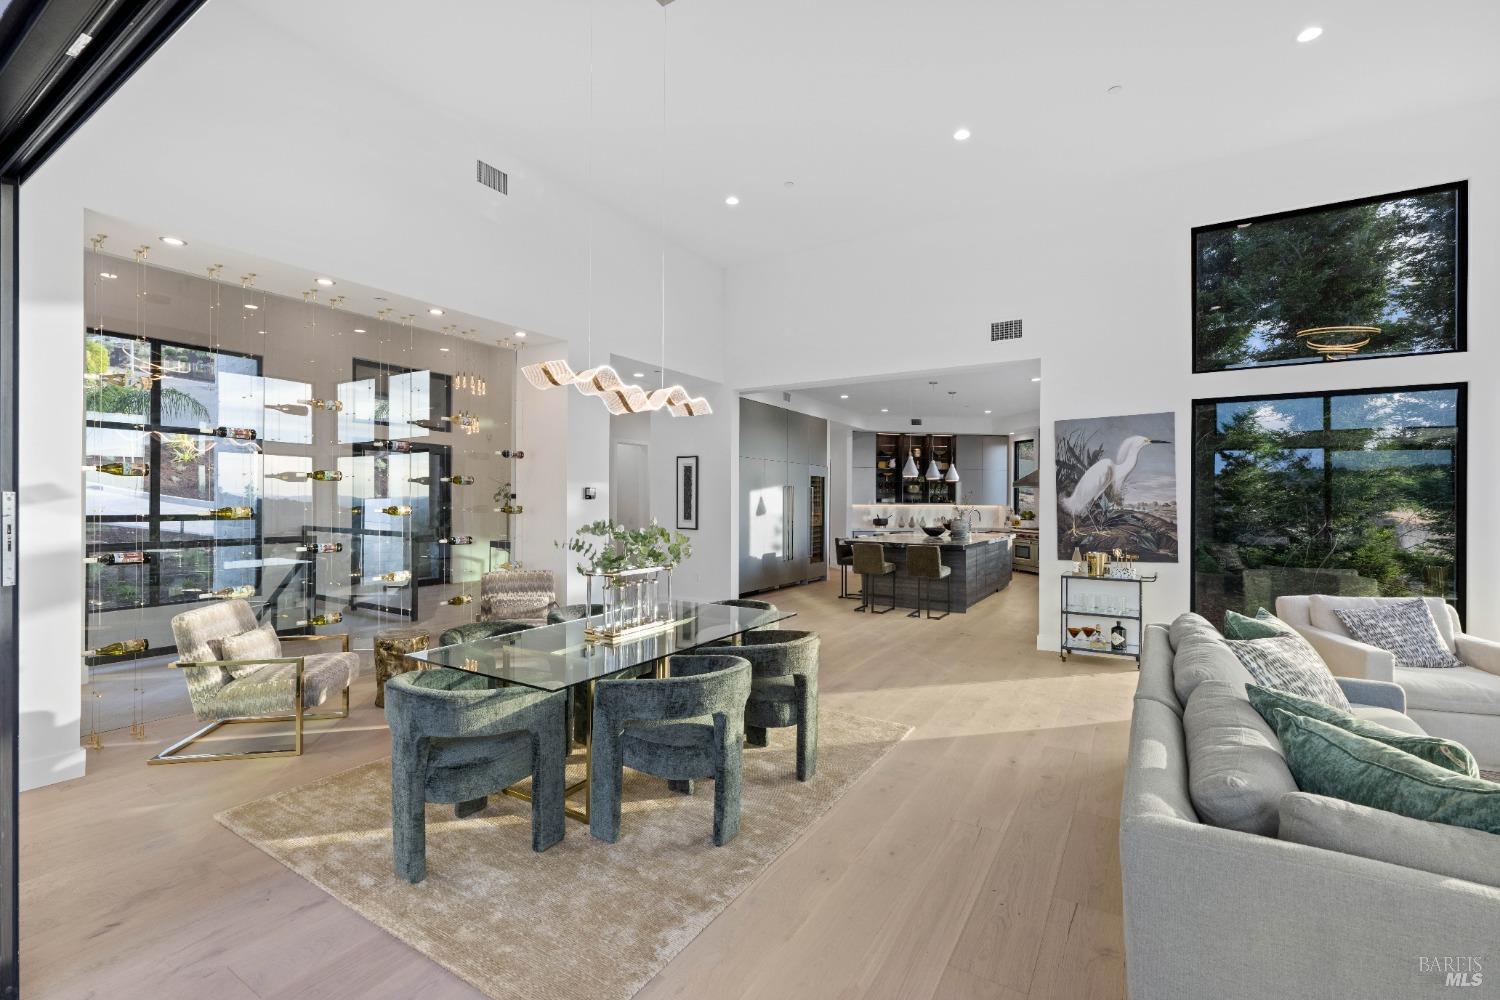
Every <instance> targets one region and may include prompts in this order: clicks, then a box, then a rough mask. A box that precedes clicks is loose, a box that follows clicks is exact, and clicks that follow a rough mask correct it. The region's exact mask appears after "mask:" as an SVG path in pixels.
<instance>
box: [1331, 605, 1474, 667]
mask: <svg viewBox="0 0 1500 1000" xmlns="http://www.w3.org/2000/svg"><path fill="white" fill-rule="evenodd" d="M1333 613H1334V616H1335V617H1336V618H1338V620H1339V621H1340V622H1342V623H1343V625H1344V628H1345V629H1347V630H1348V632H1349V635H1350V636H1352V637H1353V638H1355V639H1358V640H1359V641H1360V642H1363V643H1366V644H1368V645H1371V646H1374V647H1375V648H1376V649H1383V650H1385V651H1386V652H1387V653H1390V654H1391V655H1392V656H1394V657H1395V658H1396V666H1398V667H1461V666H1463V661H1462V660H1460V659H1459V658H1458V657H1456V656H1454V655H1453V654H1452V653H1450V652H1448V647H1447V646H1445V645H1443V637H1442V636H1441V635H1439V634H1438V630H1437V623H1436V622H1434V621H1433V620H1432V612H1431V611H1429V610H1428V609H1427V602H1426V601H1424V600H1422V599H1421V598H1420V597H1413V598H1412V599H1411V600H1409V601H1391V602H1389V603H1387V604H1382V605H1380V606H1379V607H1374V608H1367V609H1361V610H1353V609H1350V610H1344V609H1342V608H1337V609H1335V610H1334V612H1333Z"/></svg>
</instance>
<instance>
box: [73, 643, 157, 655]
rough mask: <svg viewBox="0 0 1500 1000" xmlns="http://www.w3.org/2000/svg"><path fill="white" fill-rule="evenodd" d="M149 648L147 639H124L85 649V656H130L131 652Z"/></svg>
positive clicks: (142, 651) (141, 651)
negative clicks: (96, 647)
mask: <svg viewBox="0 0 1500 1000" xmlns="http://www.w3.org/2000/svg"><path fill="white" fill-rule="evenodd" d="M146 649H147V645H146V640H145V639H122V640H120V641H119V642H107V643H105V644H104V645H102V646H100V647H99V648H98V649H89V650H85V651H84V654H83V655H84V656H129V655H130V654H131V653H144V652H145V651H146Z"/></svg>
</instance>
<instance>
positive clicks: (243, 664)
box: [150, 601, 359, 764]
mask: <svg viewBox="0 0 1500 1000" xmlns="http://www.w3.org/2000/svg"><path fill="white" fill-rule="evenodd" d="M172 636H173V638H175V639H176V641H177V656H178V659H177V661H176V662H175V663H172V664H170V666H172V667H173V668H176V669H179V670H181V671H182V672H183V676H184V678H185V679H186V681H187V689H188V700H189V701H190V702H191V703H192V706H193V714H194V715H195V716H197V717H198V719H199V720H200V721H205V722H208V725H207V726H204V727H203V728H202V729H200V730H198V731H197V732H195V733H193V734H192V735H191V736H188V737H187V738H185V739H182V740H179V741H178V742H176V743H174V744H172V745H171V746H169V747H167V748H166V749H165V750H163V751H162V752H161V753H159V754H157V755H156V756H155V757H152V758H151V760H150V763H152V764H174V763H181V762H189V761H209V760H245V759H252V758H257V757H288V756H296V755H299V754H301V753H302V726H303V723H304V722H306V721H308V720H316V719H344V718H348V716H349V686H350V684H352V683H353V681H354V678H355V677H356V676H358V674H359V654H358V653H352V652H350V651H349V636H348V635H289V636H277V635H276V632H275V630H274V629H272V628H271V626H270V625H264V626H259V625H257V623H256V621H255V612H254V611H252V610H251V608H250V605H249V604H247V603H246V602H244V601H223V602H221V603H215V604H210V605H207V606H205V607H201V608H194V609H193V610H192V611H185V612H183V613H182V614H180V615H178V616H177V617H175V618H173V619H172ZM291 642H300V643H314V644H316V645H315V646H314V648H318V647H324V646H331V645H334V644H336V649H335V650H330V651H329V652H315V653H309V654H303V655H298V656H283V655H281V653H282V650H281V647H282V645H283V644H285V643H291ZM335 694H338V695H340V696H341V698H342V700H343V705H342V707H341V708H340V709H339V711H337V712H325V713H320V714H313V713H310V712H308V711H307V709H309V708H317V707H318V706H320V705H322V704H323V703H324V702H325V701H327V700H328V699H329V698H330V697H332V696H333V695H335ZM266 722H283V723H284V722H291V723H293V742H292V745H291V746H290V747H283V748H281V749H276V750H252V751H245V752H241V753H217V754H215V753H182V752H181V751H182V750H184V749H186V748H187V747H188V746H190V745H192V744H193V743H194V742H196V741H198V740H200V739H202V738H203V737H205V736H207V735H208V734H209V733H211V732H213V731H214V730H216V729H218V728H219V727H221V726H226V725H230V724H233V723H266Z"/></svg>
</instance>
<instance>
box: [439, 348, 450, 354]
mask: <svg viewBox="0 0 1500 1000" xmlns="http://www.w3.org/2000/svg"><path fill="white" fill-rule="evenodd" d="M438 350H440V351H442V352H443V353H444V354H447V353H448V348H446V347H439V348H438Z"/></svg>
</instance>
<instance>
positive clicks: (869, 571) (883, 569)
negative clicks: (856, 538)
mask: <svg viewBox="0 0 1500 1000" xmlns="http://www.w3.org/2000/svg"><path fill="white" fill-rule="evenodd" d="M854 572H856V573H858V574H859V575H860V577H861V584H860V588H859V590H860V594H861V596H862V597H863V598H864V599H863V601H861V603H860V605H859V607H857V608H855V609H854V610H855V611H869V612H870V613H871V614H872V615H886V614H890V613H891V612H892V611H895V610H896V564H895V563H888V562H886V561H885V546H884V545H881V544H880V543H879V542H855V543H854ZM872 576H889V577H890V578H891V606H890V607H888V608H886V609H885V610H884V611H876V610H875V608H874V606H873V605H872V604H871V603H870V602H871V601H872V600H873V599H874V596H875V591H873V590H871V589H870V577H872Z"/></svg>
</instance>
